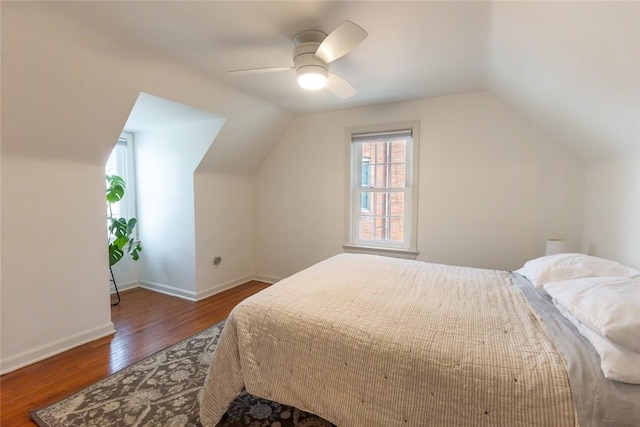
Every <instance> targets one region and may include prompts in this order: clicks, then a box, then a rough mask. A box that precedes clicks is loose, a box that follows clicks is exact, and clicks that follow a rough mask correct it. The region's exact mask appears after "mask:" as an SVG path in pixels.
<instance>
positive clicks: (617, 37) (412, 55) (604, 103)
mask: <svg viewBox="0 0 640 427" xmlns="http://www.w3.org/2000/svg"><path fill="white" fill-rule="evenodd" d="M48 6H49V7H52V8H56V9H57V11H59V12H61V13H64V14H66V15H68V16H69V17H71V18H72V19H76V20H82V21H83V22H84V23H85V25H86V26H87V27H88V28H92V29H93V30H94V31H97V32H100V33H102V34H103V36H108V37H109V38H110V39H112V40H114V42H115V41H117V42H118V43H119V45H121V46H123V50H122V52H123V54H128V55H131V54H134V53H135V52H145V54H147V55H154V56H157V57H162V58H164V59H165V60H167V61H171V62H172V63H175V64H179V65H180V66H183V67H185V68H189V69H191V70H194V71H196V72H198V73H199V74H201V75H204V76H209V77H210V78H211V79H212V80H214V81H216V82H217V83H219V84H223V85H226V86H227V87H230V88H233V89H234V90H238V91H241V92H244V93H246V94H248V95H250V96H251V97H254V98H255V99H259V100H261V101H263V102H266V103H268V104H270V105H273V106H274V107H275V108H277V109H280V110H282V111H283V112H286V113H290V114H293V115H299V114H310V113H316V112H322V111H329V110H339V109H346V108H352V107H359V106H365V105H373V104H380V103H389V102H396V101H403V100H409V99H417V98H426V97H434V96H441V95H449V94H455V93H463V92H470V91H482V90H486V91H492V92H494V93H497V94H498V95H499V96H500V97H501V98H503V99H504V100H505V101H506V102H508V103H509V104H511V105H512V106H513V107H514V108H515V109H516V110H517V111H519V112H521V113H522V114H523V115H524V116H525V117H526V118H527V119H528V120H530V121H531V122H532V123H534V124H536V125H537V126H539V127H540V128H541V129H543V130H544V131H546V132H547V133H548V134H549V136H551V137H552V138H554V139H555V140H556V141H558V142H559V143H562V144H565V145H567V146H568V147H569V148H570V149H571V150H573V151H574V152H575V153H577V154H578V155H580V156H581V157H582V158H583V159H584V160H585V161H587V162H588V161H593V160H596V159H599V158H603V157H609V156H612V155H617V154H619V153H624V152H625V151H626V150H629V149H630V148H634V147H637V145H638V144H640V2H588V1H586V2H580V1H579V2H546V1H538V2H501V1H498V2H483V1H469V2H465V1H460V2H458V1H442V2H439V1H422V2H420V1H412V2H400V1H375V2H367V1H296V2H277V1H255V2H245V1H239V2H237V1H233V2H232V1H204V2H142V1H140V2H138V1H134V2H106V1H105V2H50V3H49V5H48ZM345 19H349V20H352V21H354V22H356V23H358V24H359V25H361V26H362V27H363V28H364V29H366V30H367V32H368V33H369V37H368V38H367V39H365V41H364V42H362V43H361V44H360V45H359V46H357V47H356V48H355V49H354V50H353V51H352V52H350V53H349V54H348V55H347V56H345V57H343V58H341V59H339V60H338V61H336V62H335V63H333V64H332V66H331V71H333V72H336V73H338V74H339V75H341V76H342V77H344V78H345V79H347V80H348V81H349V82H351V83H352V84H353V85H354V86H355V87H356V88H357V90H358V93H357V94H356V95H355V96H354V97H352V98H350V99H348V100H340V99H338V98H336V97H334V96H333V95H331V94H330V93H328V92H326V91H318V92H307V91H304V90H302V89H300V88H299V87H298V86H297V83H296V81H295V74H294V73H293V72H292V71H288V72H281V73H264V74H256V75H230V74H229V73H228V71H230V70H234V69H241V68H253V67H267V66H283V65H285V66H286V65H291V63H292V60H291V53H292V48H293V44H292V38H293V36H294V35H295V34H296V33H298V32H300V31H303V30H307V29H319V30H322V31H325V32H327V33H328V32H330V31H331V30H333V29H334V28H336V27H337V26H338V25H340V24H341V23H342V22H343V21H344V20H345ZM125 52H126V53H125ZM250 118H251V115H248V116H247V120H249V119H250ZM252 119H254V120H259V117H253V118H252ZM262 125H265V123H261V126H262ZM251 126H252V123H249V122H247V123H246V126H245V127H246V128H250V127H251ZM256 136H257V135H256ZM258 137H259V136H258ZM274 137H277V136H275V135H274ZM237 156H238V157H242V153H238V154H237Z"/></svg>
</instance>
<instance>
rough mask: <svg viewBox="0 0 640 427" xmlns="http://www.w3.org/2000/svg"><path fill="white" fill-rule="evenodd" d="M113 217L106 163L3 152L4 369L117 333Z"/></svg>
mask: <svg viewBox="0 0 640 427" xmlns="http://www.w3.org/2000/svg"><path fill="white" fill-rule="evenodd" d="M96 188H100V189H101V191H96V190H95V189H96ZM105 215H106V212H105V201H104V166H102V167H101V166H99V165H87V164H82V163H74V162H63V161H42V160H39V159H31V158H21V157H13V156H6V155H3V156H2V249H3V250H2V306H1V307H0V312H1V322H0V323H1V332H0V334H1V335H2V346H1V354H0V358H1V371H2V372H7V371H10V370H13V369H17V368H19V367H21V366H23V365H25V364H28V363H31V362H33V361H36V360H38V359H41V358H43V357H46V356H49V355H51V354H52V353H56V352H59V351H62V350H65V349H67V348H70V347H73V346H76V345H78V344H81V343H83V342H86V341H90V340H93V339H96V338H98V337H101V336H104V335H108V334H110V333H113V332H114V329H113V324H112V323H111V313H110V311H109V288H108V286H107V284H108V277H109V272H108V262H107V261H106V260H107V259H108V258H107V241H106V238H107V236H106V230H105V224H106V222H105ZM96 243H97V244H96Z"/></svg>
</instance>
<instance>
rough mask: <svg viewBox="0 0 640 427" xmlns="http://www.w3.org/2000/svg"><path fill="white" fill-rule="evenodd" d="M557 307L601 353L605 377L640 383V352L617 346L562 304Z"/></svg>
mask: <svg viewBox="0 0 640 427" xmlns="http://www.w3.org/2000/svg"><path fill="white" fill-rule="evenodd" d="M556 307H557V308H558V311H560V313H562V315H563V316H564V317H566V318H567V319H568V320H569V321H570V322H571V323H573V325H574V326H575V327H576V328H577V329H578V331H579V332H580V334H581V335H582V336H583V337H585V338H586V339H587V340H589V342H590V343H591V344H592V345H593V347H594V348H595V349H596V352H597V353H598V355H600V369H602V373H603V374H604V376H605V378H607V379H610V380H614V381H620V382H623V383H629V384H640V353H638V352H635V351H631V350H629V349H626V348H623V347H619V346H616V345H615V344H613V343H612V342H610V341H609V340H607V339H605V338H602V337H601V336H600V335H598V334H597V333H595V332H594V331H592V330H591V329H589V327H588V326H587V325H585V324H583V323H581V322H580V321H579V320H578V319H576V318H575V317H573V316H572V315H571V313H569V312H568V311H567V310H565V309H564V308H563V307H562V306H561V305H558V304H556Z"/></svg>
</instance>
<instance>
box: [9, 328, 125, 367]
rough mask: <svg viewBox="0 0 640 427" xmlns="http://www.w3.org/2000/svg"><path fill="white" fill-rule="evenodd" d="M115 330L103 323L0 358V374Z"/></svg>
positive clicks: (112, 332) (109, 333)
mask: <svg viewBox="0 0 640 427" xmlns="http://www.w3.org/2000/svg"><path fill="white" fill-rule="evenodd" d="M115 332H116V330H115V328H114V326H113V323H112V322H109V323H105V324H104V325H102V326H98V327H95V328H92V329H89V330H87V331H83V332H80V333H77V334H74V335H71V336H68V337H65V338H62V339H60V340H58V341H54V342H52V343H49V344H45V345H41V346H39V347H36V348H34V349H32V350H28V351H25V352H23V353H20V354H16V355H15V356H10V357H7V358H5V359H2V360H0V375H4V374H6V373H9V372H12V371H15V370H17V369H20V368H23V367H25V366H27V365H30V364H32V363H35V362H39V361H41V360H43V359H46V358H48V357H51V356H55V355H56V354H59V353H62V352H64V351H67V350H70V349H72V348H74V347H77V346H79V345H82V344H86V343H88V342H90V341H94V340H97V339H99V338H103V337H106V336H108V335H111V334H114V333H115Z"/></svg>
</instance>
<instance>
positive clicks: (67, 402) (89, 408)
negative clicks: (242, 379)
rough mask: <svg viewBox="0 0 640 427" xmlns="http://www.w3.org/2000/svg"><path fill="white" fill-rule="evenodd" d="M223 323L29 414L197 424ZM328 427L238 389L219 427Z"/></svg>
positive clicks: (41, 418) (45, 420)
mask: <svg viewBox="0 0 640 427" xmlns="http://www.w3.org/2000/svg"><path fill="white" fill-rule="evenodd" d="M223 327H224V321H223V322H220V323H218V324H217V325H214V326H212V327H210V328H208V329H206V330H204V331H202V332H200V333H198V334H196V335H194V336H192V337H190V338H187V339H186V340H184V341H181V342H179V343H178V344H175V345H173V346H171V347H169V348H167V349H165V350H162V351H160V352H158V353H156V354H154V355H152V356H150V357H148V358H146V359H144V360H142V361H140V362H138V363H136V364H134V365H131V366H129V367H128V368H125V369H123V370H121V371H119V372H117V373H115V374H113V375H111V376H109V377H107V378H105V379H103V380H101V381H99V382H97V383H95V384H93V385H91V386H89V387H87V388H85V389H83V390H81V391H79V392H77V393H75V394H73V395H72V396H69V397H67V398H66V399H63V400H61V401H59V402H57V403H54V404H53V405H50V406H47V407H45V408H42V409H37V410H34V411H31V412H30V415H31V418H32V419H33V421H34V422H35V423H36V424H37V425H39V426H41V427H62V426H65V427H66V426H109V427H112V426H140V427H142V426H144V427H151V426H153V427H157V426H163V427H182V426H185V427H186V426H189V427H191V426H194V427H195V426H200V425H201V424H200V419H199V416H198V411H199V405H198V401H199V395H200V391H201V389H202V385H203V383H204V380H205V377H206V375H207V369H208V367H209V364H210V362H211V357H212V355H213V350H214V349H215V348H216V346H217V344H218V339H219V338H220V334H221V332H222V328H223ZM240 426H243V427H245V426H250V427H288V426H297V427H330V426H333V424H331V423H329V422H328V421H325V420H323V419H322V418H319V417H317V416H315V415H313V414H309V413H307V412H303V411H300V410H299V409H296V408H293V407H291V406H286V405H281V404H279V403H277V402H272V401H269V400H265V399H260V398H258V397H255V396H252V395H250V394H248V393H247V392H246V391H243V392H242V393H241V394H240V395H239V396H238V398H237V399H236V400H235V401H233V402H232V403H231V405H229V409H228V410H227V413H226V414H225V415H224V417H223V418H222V420H221V421H220V423H219V424H218V427H240Z"/></svg>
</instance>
